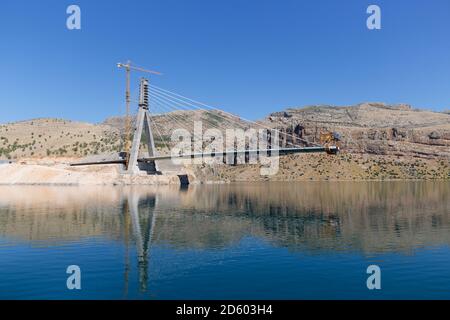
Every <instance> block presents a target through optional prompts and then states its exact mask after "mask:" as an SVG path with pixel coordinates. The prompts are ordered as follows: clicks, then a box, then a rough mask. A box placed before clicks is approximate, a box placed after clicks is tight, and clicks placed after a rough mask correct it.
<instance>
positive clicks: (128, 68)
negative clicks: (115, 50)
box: [117, 60, 161, 155]
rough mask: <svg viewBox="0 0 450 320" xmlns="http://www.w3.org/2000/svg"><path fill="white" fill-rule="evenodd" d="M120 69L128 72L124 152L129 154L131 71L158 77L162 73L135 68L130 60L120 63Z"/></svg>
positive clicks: (118, 65)
mask: <svg viewBox="0 0 450 320" xmlns="http://www.w3.org/2000/svg"><path fill="white" fill-rule="evenodd" d="M117 67H118V68H125V71H126V77H127V80H126V90H125V102H126V118H125V138H124V140H125V143H124V151H125V152H126V153H127V155H128V153H129V151H130V137H131V121H130V102H131V99H130V71H131V70H135V71H140V72H146V73H152V74H157V75H161V73H159V72H156V71H152V70H147V69H143V68H139V67H135V66H132V65H131V61H130V60H128V61H127V62H126V63H120V62H119V63H118V64H117Z"/></svg>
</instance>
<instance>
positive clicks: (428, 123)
mask: <svg viewBox="0 0 450 320" xmlns="http://www.w3.org/2000/svg"><path fill="white" fill-rule="evenodd" d="M194 121H202V123H203V130H205V129H207V128H211V127H218V128H220V129H222V130H225V129H227V128H237V127H239V128H247V127H248V126H255V125H254V124H253V125H252V124H250V123H247V122H245V121H242V120H241V119H240V118H239V117H237V116H236V117H234V116H231V115H228V114H226V113H220V112H217V111H214V112H205V111H177V112H172V113H169V114H161V115H155V116H154V123H153V129H154V130H153V131H154V136H155V140H156V146H157V148H158V149H159V150H160V152H161V153H163V152H167V151H168V149H167V147H166V145H165V143H164V141H166V142H168V141H169V140H170V136H171V134H172V132H173V130H174V129H179V128H184V129H187V130H189V131H191V132H192V128H193V123H194ZM259 125H261V126H264V127H272V128H277V129H279V130H280V131H281V132H286V134H288V135H292V136H291V137H293V139H294V138H295V139H297V138H298V140H296V142H299V141H304V140H307V141H309V142H310V143H317V142H318V141H319V136H320V133H321V132H324V131H336V132H338V133H339V134H340V135H341V137H342V142H341V149H342V152H341V154H340V155H338V156H328V155H325V154H324V155H316V156H314V157H311V156H310V155H291V156H287V157H282V158H281V160H280V170H279V172H278V173H277V175H275V176H272V177H263V176H260V175H259V173H258V172H259V168H258V166H255V165H253V166H250V165H245V166H240V165H238V166H218V167H215V166H212V167H211V166H198V167H196V168H195V169H194V170H196V174H197V176H198V177H199V178H200V179H201V180H220V181H250V180H251V181H253V180H266V179H270V180H277V181H286V180H381V179H450V112H432V111H427V110H418V109H413V108H412V107H411V106H409V105H386V104H381V103H363V104H359V105H356V106H345V107H334V106H307V107H303V108H288V109H286V110H284V111H281V112H274V113H272V114H270V115H269V116H268V117H267V118H265V119H263V120H261V121H259ZM123 128H124V118H110V119H107V120H105V121H104V122H103V123H101V124H89V123H81V122H72V121H67V120H61V119H35V120H29V121H22V122H16V123H9V124H3V125H0V161H1V160H5V159H11V160H20V159H23V158H30V157H31V158H47V157H51V158H61V157H72V158H73V157H78V158H80V157H86V156H91V155H111V154H114V155H117V152H118V151H119V150H122V147H123V132H124V130H123ZM298 128H300V130H298ZM281 136H282V134H281ZM281 138H282V139H283V137H281ZM284 139H285V140H286V139H287V138H286V135H285V137H284ZM290 142H291V143H292V141H290ZM303 144H304V145H307V143H303ZM286 145H287V146H288V145H289V141H287V143H286Z"/></svg>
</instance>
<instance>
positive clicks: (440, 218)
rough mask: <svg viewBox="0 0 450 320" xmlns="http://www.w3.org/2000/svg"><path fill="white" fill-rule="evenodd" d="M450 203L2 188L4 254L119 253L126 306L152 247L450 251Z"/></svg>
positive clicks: (257, 192) (417, 187) (363, 192)
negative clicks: (13, 249) (105, 248)
mask: <svg viewBox="0 0 450 320" xmlns="http://www.w3.org/2000/svg"><path fill="white" fill-rule="evenodd" d="M448 194H450V183H448V182H370V183H368V182H327V183H325V182H324V183H322V182H311V183H267V184H232V185H198V186H196V185H191V186H190V187H189V188H187V189H179V188H178V187H169V186H158V187H130V188H119V187H83V188H78V187H58V188H55V187H25V186H24V187H0V244H1V243H6V245H3V246H15V245H17V244H23V243H30V244H32V245H34V246H39V247H53V246H60V245H61V244H64V243H74V242H75V243H76V242H77V241H81V240H83V239H90V238H95V237H97V238H102V239H107V240H108V239H109V240H108V241H115V242H119V243H122V244H123V246H124V248H126V251H125V252H126V253H125V254H124V259H125V263H124V268H125V272H124V274H125V281H124V286H125V296H127V294H128V293H127V292H128V283H129V273H130V272H132V271H133V270H130V268H131V267H130V266H131V265H134V264H133V263H132V261H130V257H132V256H134V252H135V256H136V258H137V268H138V282H139V289H140V291H141V292H144V293H145V292H147V291H151V288H150V289H148V288H147V286H148V284H149V282H150V281H151V279H150V278H151V276H149V275H151V274H152V270H149V265H150V262H151V265H158V263H160V262H161V261H155V260H152V248H153V247H158V248H171V249H173V250H178V251H183V250H222V249H226V248H230V247H233V246H237V245H238V244H239V243H240V242H241V241H243V239H248V238H254V239H260V240H262V241H264V242H266V243H268V244H269V245H270V246H272V247H275V248H287V249H289V251H290V252H294V253H295V252H299V253H302V254H313V255H320V254H323V253H330V252H333V253H339V252H341V253H344V254H345V253H357V254H360V255H363V256H366V257H376V256H378V255H381V254H389V253H393V254H398V253H399V254H401V255H410V254H413V253H414V252H415V250H416V249H419V248H426V247H434V246H448V245H449V244H450V232H449V231H450V220H449V219H450V199H449V197H448ZM130 245H132V246H135V247H130ZM1 248H2V246H0V251H1V250H2V249H1ZM134 250H135V251H134ZM131 259H134V258H131ZM281 271H282V270H281ZM187 298H189V297H187Z"/></svg>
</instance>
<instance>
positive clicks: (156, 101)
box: [149, 84, 322, 148]
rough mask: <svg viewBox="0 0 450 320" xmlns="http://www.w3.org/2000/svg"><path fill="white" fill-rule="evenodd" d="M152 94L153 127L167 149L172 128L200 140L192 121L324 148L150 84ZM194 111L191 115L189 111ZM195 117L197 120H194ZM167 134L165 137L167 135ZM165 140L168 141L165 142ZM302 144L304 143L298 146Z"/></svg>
mask: <svg viewBox="0 0 450 320" xmlns="http://www.w3.org/2000/svg"><path fill="white" fill-rule="evenodd" d="M149 91H150V92H149V93H150V112H151V114H152V118H153V120H154V121H153V123H152V125H153V127H154V128H155V131H156V133H157V134H158V136H159V138H160V139H161V142H162V143H163V144H164V146H165V147H166V148H169V143H168V142H167V141H165V140H168V139H170V135H171V132H168V129H170V128H172V129H173V128H174V125H175V128H180V129H185V130H187V131H189V132H190V133H192V134H194V138H195V139H201V138H202V136H201V133H200V134H199V133H197V134H196V133H195V132H193V131H194V130H193V125H194V122H193V121H202V123H203V124H204V125H205V127H206V128H208V129H217V130H219V131H221V132H224V131H225V130H227V129H244V130H245V129H249V128H252V127H253V128H254V129H264V130H273V132H276V133H278V134H281V135H284V136H286V137H290V138H291V145H292V146H293V147H302V146H304V145H305V144H306V145H307V146H319V147H321V146H322V145H320V144H317V143H313V142H310V141H308V140H307V139H305V138H302V137H299V136H294V135H293V134H290V133H287V132H281V131H280V130H278V129H276V128H270V127H268V126H264V125H263V124H262V123H259V122H256V121H252V120H248V119H245V118H241V117H238V116H236V115H234V114H231V113H229V112H226V111H223V110H220V109H217V108H214V107H212V106H209V105H207V104H204V103H202V102H199V101H196V100H193V99H190V98H187V97H185V96H183V95H181V94H178V93H175V92H172V91H169V90H166V89H163V88H160V87H158V86H155V85H152V84H150V85H149ZM188 111H189V112H192V113H191V115H188V114H186V112H188ZM192 118H194V119H192ZM168 120H169V121H170V124H167V123H166V125H164V122H166V121H168ZM164 133H165V134H164ZM164 137H165V139H164ZM295 141H301V142H302V143H303V145H302V144H299V143H295Z"/></svg>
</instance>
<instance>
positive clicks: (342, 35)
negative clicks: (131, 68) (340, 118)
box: [0, 0, 450, 122]
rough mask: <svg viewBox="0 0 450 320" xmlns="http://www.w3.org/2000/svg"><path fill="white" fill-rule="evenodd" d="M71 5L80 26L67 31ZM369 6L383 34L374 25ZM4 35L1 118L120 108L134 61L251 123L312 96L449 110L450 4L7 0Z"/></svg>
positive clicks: (168, 84)
mask: <svg viewBox="0 0 450 320" xmlns="http://www.w3.org/2000/svg"><path fill="white" fill-rule="evenodd" d="M70 4H77V5H79V6H80V7H81V11H82V16H81V27H82V29H81V30H72V31H70V30H68V29H67V28H66V19H67V17H68V15H67V14H66V8H67V7H68V5H70ZM370 4H377V5H379V6H380V7H381V12H382V18H381V19H382V20H381V23H382V29H381V30H372V31H371V30H368V29H367V27H366V19H367V17H368V14H367V13H366V9H367V7H368V6H369V5H370ZM0 34H1V40H2V47H1V51H0V58H1V62H0V65H1V67H2V68H1V71H0V88H1V89H0V122H8V121H15V120H23V119H29V118H36V117H59V118H67V119H72V120H82V121H90V122H100V121H102V120H103V119H104V118H106V117H108V116H112V115H117V114H119V112H123V110H124V108H123V99H124V93H123V91H124V73H123V70H118V69H117V67H116V63H117V62H119V61H125V60H127V59H131V60H132V61H133V62H134V63H135V64H136V65H139V66H143V67H147V68H151V69H156V70H159V71H161V72H163V73H164V75H163V76H161V77H160V76H154V77H152V78H151V82H152V83H153V84H155V85H157V86H160V87H163V88H165V89H168V90H172V91H175V92H178V93H181V94H183V95H185V96H188V97H190V98H193V99H195V100H199V101H202V102H205V103H207V104H210V105H214V106H217V107H220V108H223V109H225V110H227V111H229V112H234V113H237V114H239V115H241V116H243V117H245V118H250V119H258V118H262V117H264V116H265V115H267V113H269V112H272V111H277V110H282V109H283V108H285V107H292V106H303V105H309V104H333V105H348V104H356V103H359V102H364V101H381V102H387V103H409V104H412V105H414V106H417V107H421V108H429V109H433V110H444V109H449V108H450V1H448V0H430V1H420V0H416V1H415V0H408V1H407V0H395V1H393V0H389V1H381V0H371V1H365V0H342V1H338V0H308V1H303V0H276V1H275V0H270V1H269V0H246V1H244V0H159V1H151V0H150V1H138V0H126V1H125V0H110V1H106V0H104V1H103V0H95V1H93V0H71V1H65V0H54V1H51V0H43V1H31V0H30V1H23V0H14V1H12V0H2V1H1V4H0ZM137 81H138V77H137V75H136V76H135V78H134V79H133V87H136V86H137Z"/></svg>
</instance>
